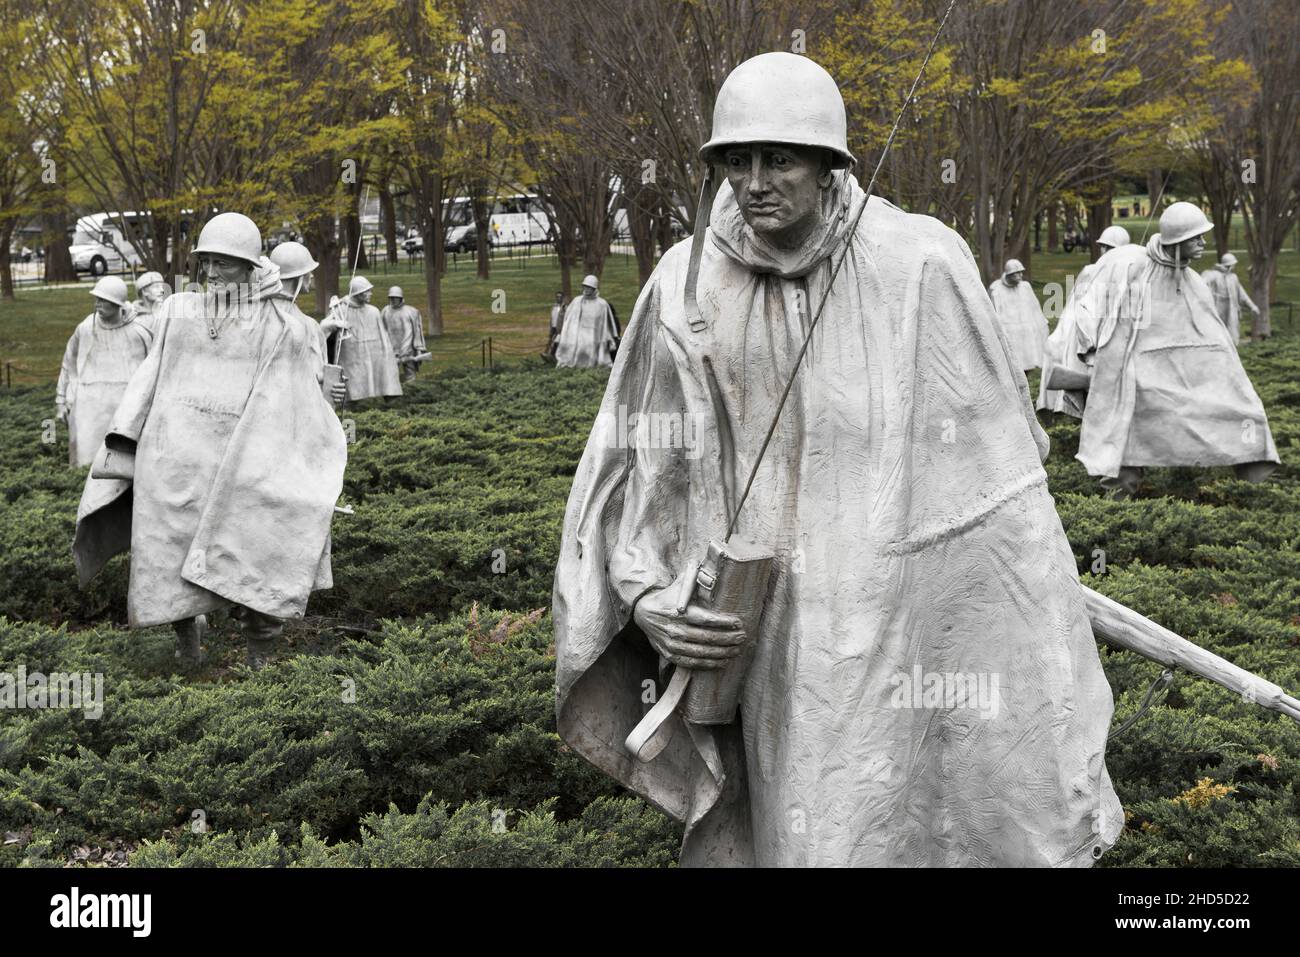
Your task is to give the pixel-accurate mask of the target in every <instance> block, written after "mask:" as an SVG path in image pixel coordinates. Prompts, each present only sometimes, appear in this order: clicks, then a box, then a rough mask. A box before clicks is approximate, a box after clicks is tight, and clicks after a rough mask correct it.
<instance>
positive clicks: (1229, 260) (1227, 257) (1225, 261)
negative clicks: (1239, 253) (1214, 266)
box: [1219, 253, 1237, 269]
mask: <svg viewBox="0 0 1300 957" xmlns="http://www.w3.org/2000/svg"><path fill="white" fill-rule="evenodd" d="M1219 264H1220V265H1223V266H1227V267H1228V268H1229V269H1231V268H1232V267H1233V266H1235V265H1237V257H1236V256H1234V255H1233V254H1232V253H1224V254H1223V258H1222V259H1220V260H1219Z"/></svg>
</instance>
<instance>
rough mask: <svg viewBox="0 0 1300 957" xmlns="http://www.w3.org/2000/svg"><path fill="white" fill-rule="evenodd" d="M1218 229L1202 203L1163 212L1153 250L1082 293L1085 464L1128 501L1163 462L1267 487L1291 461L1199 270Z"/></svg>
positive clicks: (1103, 267)
mask: <svg viewBox="0 0 1300 957" xmlns="http://www.w3.org/2000/svg"><path fill="white" fill-rule="evenodd" d="M1211 229H1213V225H1212V224H1211V223H1210V221H1209V220H1208V219H1206V217H1205V214H1204V213H1203V212H1201V210H1200V209H1198V208H1197V207H1196V206H1194V205H1192V204H1191V203H1174V204H1172V205H1171V206H1170V207H1169V208H1168V209H1166V210H1165V211H1164V213H1163V214H1161V216H1160V232H1159V233H1157V234H1156V235H1154V236H1152V237H1151V239H1150V240H1149V241H1148V242H1147V244H1146V246H1145V248H1144V247H1142V246H1126V247H1123V248H1121V249H1117V250H1115V251H1114V252H1112V253H1110V254H1108V255H1107V256H1105V257H1103V258H1102V259H1101V261H1099V262H1098V264H1097V266H1098V269H1097V273H1096V275H1095V276H1094V277H1093V278H1092V282H1091V284H1090V285H1089V287H1088V289H1087V292H1086V293H1085V294H1084V295H1083V296H1082V297H1080V299H1079V306H1078V310H1079V312H1078V321H1077V327H1076V346H1075V348H1076V349H1077V350H1078V352H1079V354H1080V355H1081V356H1082V357H1084V359H1085V361H1087V362H1088V363H1089V364H1090V365H1091V366H1092V371H1091V375H1090V382H1089V385H1088V402H1087V408H1086V409H1085V411H1084V414H1083V428H1082V431H1081V433H1080V437H1079V454H1078V458H1079V461H1081V462H1082V463H1083V464H1084V466H1085V467H1086V468H1087V469H1088V472H1089V474H1091V475H1095V476H1098V477H1099V478H1101V480H1102V484H1103V485H1105V486H1106V487H1107V488H1109V489H1111V491H1112V493H1113V494H1114V495H1115V496H1116V497H1120V498H1124V497H1128V496H1131V495H1132V494H1133V493H1134V492H1135V491H1136V490H1137V487H1138V484H1139V482H1140V481H1141V476H1142V469H1143V468H1145V467H1146V466H1152V465H1163V466H1170V465H1199V466H1223V465H1233V466H1236V467H1237V472H1238V474H1239V475H1240V476H1241V477H1242V478H1245V479H1248V480H1250V481H1262V480H1263V479H1265V478H1267V477H1268V475H1269V474H1270V473H1272V472H1273V470H1274V469H1275V468H1276V467H1277V464H1278V462H1279V461H1280V460H1279V458H1278V454H1277V448H1276V447H1275V446H1274V444H1273V435H1272V433H1271V432H1270V430H1269V427H1268V418H1267V416H1265V414H1264V406H1263V403H1261V402H1260V399H1259V396H1258V395H1256V393H1255V389H1254V387H1253V386H1251V384H1250V379H1249V378H1248V377H1247V376H1246V370H1245V369H1243V368H1242V366H1241V360H1240V358H1239V357H1238V356H1237V350H1236V345H1235V343H1233V341H1232V338H1231V335H1230V333H1229V331H1228V329H1227V327H1226V326H1225V325H1224V324H1223V322H1221V321H1220V319H1219V315H1218V313H1217V312H1216V311H1215V308H1214V300H1213V298H1212V297H1211V295H1210V291H1209V289H1208V288H1207V287H1206V285H1205V282H1204V281H1203V280H1202V279H1201V277H1200V276H1199V275H1198V274H1197V273H1196V272H1195V271H1193V270H1192V269H1191V268H1190V264H1191V263H1192V262H1193V261H1194V260H1195V259H1196V258H1197V257H1199V256H1200V255H1201V253H1202V252H1203V251H1204V249H1205V240H1204V239H1203V238H1202V237H1203V236H1204V235H1205V233H1207V232H1209V231H1210V230H1211Z"/></svg>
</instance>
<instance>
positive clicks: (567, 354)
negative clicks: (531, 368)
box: [555, 276, 621, 368]
mask: <svg viewBox="0 0 1300 957" xmlns="http://www.w3.org/2000/svg"><path fill="white" fill-rule="evenodd" d="M598 287H599V280H597V279H596V277H595V276H587V277H586V278H585V279H583V280H582V295H581V296H579V297H578V298H577V299H575V300H573V302H571V303H569V307H568V309H566V310H565V313H564V320H563V322H562V324H561V326H560V330H559V335H558V337H557V340H556V345H555V364H556V365H558V366H564V367H567V368H589V367H595V366H612V365H613V364H614V354H615V353H616V352H617V351H618V342H619V336H620V333H621V330H620V329H619V325H618V317H617V316H616V315H615V313H614V307H613V306H611V305H610V304H609V303H608V302H606V301H605V300H604V299H602V298H601V297H600V295H599V294H598V293H597V289H598Z"/></svg>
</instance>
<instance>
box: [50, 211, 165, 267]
mask: <svg viewBox="0 0 1300 957" xmlns="http://www.w3.org/2000/svg"><path fill="white" fill-rule="evenodd" d="M147 215H148V214H147V213H125V214H122V215H119V214H117V213H91V214H89V215H87V216H82V217H81V218H80V219H78V220H77V225H76V227H75V228H74V229H73V233H72V245H71V246H70V247H69V249H68V252H69V253H70V254H71V256H72V268H73V269H75V270H76V271H77V272H88V273H90V274H91V275H92V276H102V275H104V274H105V273H108V272H123V271H125V270H128V269H136V268H138V267H139V266H140V256H139V254H138V253H137V252H136V251H135V248H134V247H133V246H132V245H131V241H130V240H129V239H128V238H127V233H126V230H127V229H128V228H132V229H136V228H140V227H142V226H143V222H144V220H145V218H146V216H147Z"/></svg>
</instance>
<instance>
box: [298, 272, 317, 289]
mask: <svg viewBox="0 0 1300 957" xmlns="http://www.w3.org/2000/svg"><path fill="white" fill-rule="evenodd" d="M315 285H316V282H315V280H313V279H312V276H311V273H306V274H304V275H302V276H299V277H298V291H299V292H311V291H312V289H313V288H314V287H315Z"/></svg>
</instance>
